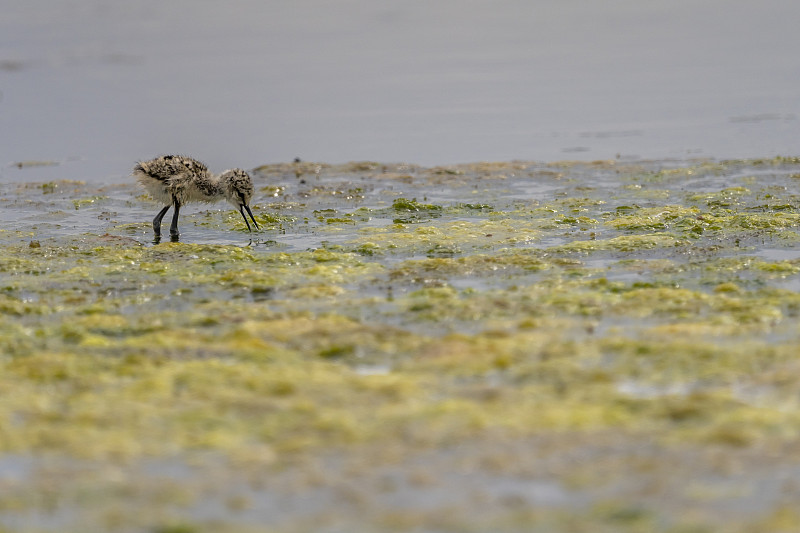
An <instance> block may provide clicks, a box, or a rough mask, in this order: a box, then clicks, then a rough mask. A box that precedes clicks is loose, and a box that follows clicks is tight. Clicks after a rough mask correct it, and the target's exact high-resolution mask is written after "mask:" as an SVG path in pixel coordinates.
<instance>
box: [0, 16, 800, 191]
mask: <svg viewBox="0 0 800 533" xmlns="http://www.w3.org/2000/svg"><path fill="white" fill-rule="evenodd" d="M0 8H2V12H3V16H2V18H0V98H1V99H0V178H2V179H4V180H6V181H38V180H45V179H83V180H88V181H101V180H108V181H121V180H124V179H127V178H126V176H127V174H128V173H129V171H130V167H131V165H132V163H133V162H134V161H135V160H137V159H141V158H148V157H151V156H154V155H156V154H159V153H165V152H181V153H187V154H191V155H195V156H196V157H198V158H200V159H203V160H204V161H206V162H207V163H208V164H209V166H210V167H211V168H212V169H214V170H216V171H220V170H222V169H224V168H228V167H232V166H242V167H245V168H252V167H254V166H257V165H259V164H262V163H265V162H271V161H287V160H291V159H293V158H294V157H301V158H303V159H304V160H321V161H328V162H343V161H348V160H360V159H370V160H379V161H408V162H413V163H419V164H426V165H432V164H446V163H455V162H465V161H477V160H509V159H525V160H556V159H585V160H589V159H598V158H613V157H617V156H621V157H623V158H658V159H660V158H678V159H685V158H691V157H696V156H701V157H715V158H732V157H733V158H738V157H767V156H772V155H776V154H794V153H797V148H796V143H797V139H798V138H800V120H798V117H800V94H798V90H797V88H798V87H800V59H798V54H797V50H799V49H800V32H797V31H796V21H797V20H800V4H798V3H797V2H793V1H791V0H766V1H765V2H748V1H745V0H725V1H722V0H707V1H702V2H689V1H685V0H682V1H666V0H658V1H653V2H635V1H633V0H612V1H609V2H602V3H597V2H590V1H588V0H570V1H566V2H564V1H555V0H539V1H534V2H530V1H524V0H501V1H499V2H491V3H488V2H478V1H471V0H466V1H465V0H458V1H456V0H443V1H440V2H436V3H435V4H431V3H426V2H420V1H408V2H369V1H367V0H343V1H339V2H324V1H321V0H310V1H306V2H285V1H270V2H261V1H256V0H235V1H232V2H225V3H220V2H210V1H201V2H198V1H192V2H189V1H188V0H175V1H172V2H157V1H155V0H143V1H140V2H135V3H112V4H109V3H107V2H102V1H99V0H65V1H62V2H57V3H53V2H47V1H44V0H30V1H28V2H9V1H8V0H5V1H0ZM21 161H52V162H56V163H58V164H57V165H54V166H47V167H42V166H36V167H25V168H21V169H20V168H17V166H15V165H14V163H17V162H21Z"/></svg>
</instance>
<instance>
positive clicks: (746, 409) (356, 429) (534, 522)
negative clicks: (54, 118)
mask: <svg viewBox="0 0 800 533" xmlns="http://www.w3.org/2000/svg"><path fill="white" fill-rule="evenodd" d="M797 173H798V167H797V162H796V161H795V160H793V159H786V158H781V159H775V160H759V161H730V162H724V161H723V162H697V163H692V164H683V163H682V164H678V163H675V162H631V163H625V162H614V161H606V162H597V163H594V164H593V163H587V164H583V163H569V162H563V163H558V164H552V165H545V164H539V163H525V162H513V163H498V164H488V163H480V164H475V165H460V166H453V167H437V168H433V169H426V168H423V167H417V166H414V165H388V164H377V163H372V162H365V163H354V164H348V165H322V164H310V163H296V164H291V163H287V164H279V165H267V166H264V167H261V168H260V169H258V170H257V171H256V173H255V181H256V188H257V190H260V191H262V192H263V193H264V196H263V197H261V198H259V197H258V195H257V196H256V198H255V200H254V202H253V204H254V205H253V208H254V212H255V214H256V216H257V217H258V218H259V219H261V220H262V221H265V224H264V226H265V230H264V232H263V233H262V234H259V235H257V236H256V237H255V239H253V240H252V241H249V242H248V240H247V239H249V238H250V236H249V235H248V234H246V233H243V232H241V231H231V230H235V229H239V230H241V229H242V228H241V227H239V226H238V224H240V222H241V221H237V220H236V216H234V215H236V214H235V213H233V215H231V216H228V214H227V213H226V214H222V213H221V212H220V211H215V210H211V211H206V212H201V213H197V212H191V211H189V212H187V213H186V217H187V218H186V220H187V223H186V230H185V235H184V236H183V237H184V241H183V242H177V243H161V244H157V245H152V243H151V241H150V237H151V236H150V235H149V234H148V230H149V228H148V224H146V222H147V215H148V214H149V213H150V211H151V209H150V206H149V204H147V203H146V200H145V199H143V198H139V197H137V196H136V194H135V192H134V189H133V188H132V187H129V186H128V185H121V186H118V187H108V188H106V189H105V190H103V191H93V190H91V188H90V187H88V186H86V185H85V184H83V183H80V182H59V183H58V184H56V185H52V186H50V185H48V184H44V185H40V186H13V185H8V184H5V185H2V186H0V187H1V188H2V192H3V194H4V197H5V198H7V199H9V200H8V201H6V202H5V203H3V204H2V205H0V208H1V209H2V211H3V213H4V214H3V217H4V220H5V221H6V222H7V227H6V228H5V229H6V231H4V232H0V240H1V241H2V244H3V247H4V253H3V254H2V257H0V317H1V318H2V320H1V321H0V395H2V398H3V401H2V402H0V484H2V487H5V488H9V489H10V490H11V492H13V493H14V494H16V495H17V496H15V497H14V498H13V499H8V500H6V499H3V501H2V502H0V527H16V526H19V525H20V524H23V525H24V524H25V520H26V517H31V516H33V517H38V518H37V520H38V522H36V523H37V524H39V525H38V526H36V527H32V528H30V530H32V531H51V530H56V529H57V530H59V531H81V530H92V529H95V530H96V529H104V528H105V529H109V528H110V529H118V530H132V531H133V530H147V531H157V530H158V531H161V530H163V531H167V530H171V529H170V528H173V529H175V528H178V529H177V530H180V528H183V529H185V530H187V531H212V530H213V531H226V530H230V531H240V530H247V528H251V527H252V529H254V530H256V529H257V526H256V525H263V524H265V523H266V524H268V525H269V527H271V528H272V529H273V530H275V531H287V532H289V531H302V530H309V529H312V530H313V529H316V530H324V529H325V528H328V529H330V530H332V529H336V528H337V527H338V528H339V529H353V528H355V529H358V530H365V531H383V530H387V528H388V529H389V530H394V531H411V530H415V529H417V530H418V529H419V528H428V529H431V530H436V529H437V528H450V529H458V530H465V531H481V530H484V531H485V530H498V529H500V530H503V529H505V530H509V531H516V530H519V531H527V530H529V529H530V528H531V527H534V526H536V527H540V528H545V530H549V531H687V530H693V531H695V530H696V531H703V530H706V531H713V530H719V529H720V528H723V529H725V530H726V531H741V532H745V531H758V530H760V529H759V528H762V527H766V526H767V525H769V526H770V527H772V526H774V527H775V528H777V529H775V530H780V528H783V529H784V530H787V531H790V530H792V528H795V526H797V525H798V517H797V516H796V514H795V515H793V514H792V513H791V512H789V511H787V510H786V509H787V508H786V506H785V502H786V501H792V499H793V498H797V497H798V490H797V487H800V463H799V462H798V461H799V460H800V448H798V447H797V445H796V443H797V438H798V436H799V435H800V405H798V403H799V402H800V396H798V391H800V379H798V377H797V376H800V373H799V372H798V370H800V356H798V354H800V333H798V332H800V327H799V326H800V242H798V241H800V237H799V235H800V234H799V233H798V231H800V197H798V195H797V194H795V190H796V186H797V179H796V177H794V176H796V175H797ZM87 199H94V201H87ZM32 205H33V206H35V207H37V208H39V209H41V210H42V211H43V212H44V213H45V214H47V213H55V212H58V213H59V214H58V217H59V218H57V221H56V222H53V221H49V220H47V216H44V217H43V219H45V220H43V221H35V222H33V223H31V222H30V221H25V219H24V218H23V219H20V217H18V216H17V215H18V212H19V211H18V210H22V209H23V208H22V207H20V206H24V210H28V209H30V207H31V206H32ZM73 205H74V206H75V207H78V206H79V207H80V209H77V210H75V209H74V207H73V208H72V210H71V211H70V209H69V208H70V207H71V206H73ZM65 213H66V215H65ZM73 213H74V214H73ZM64 217H77V218H75V219H74V221H75V222H74V224H75V227H81V228H84V227H88V226H90V222H91V223H92V224H94V225H98V224H100V226H99V227H98V228H95V230H94V231H91V230H90V231H77V232H76V231H74V229H72V226H70V222H69V221H70V220H72V219H70V218H66V219H65V218H64ZM142 217H144V220H145V223H141V224H139V222H138V221H139V219H140V218H142ZM18 220H22V222H19V221H18ZM98 221H99V222H98ZM267 222H269V224H267ZM33 241H35V242H36V243H37V245H32V242H33ZM20 465H23V466H24V465H29V466H25V467H24V469H23V470H24V471H25V472H26V473H24V474H22V475H16V474H15V475H14V476H12V475H10V474H7V473H6V472H12V471H13V472H16V470H14V469H17V468H23V466H20ZM153 465H155V466H153ZM465 469H467V470H468V471H469V472H471V474H470V475H469V476H460V475H459V474H458V473H459V472H462V471H464V470H465ZM162 471H163V472H162ZM164 472H168V473H164ZM741 473H744V474H741ZM471 481H474V482H472V483H471ZM70 483H71V485H70ZM155 486H161V487H165V488H163V489H160V490H159V491H157V490H155V489H154V487H155ZM70 487H72V488H70ZM642 487H646V488H647V490H643V489H642ZM764 487H768V489H769V490H762V489H763V488H764ZM105 489H108V490H105ZM156 494H158V495H159V496H154V495H156ZM392 495H395V496H397V501H395V500H393V499H392ZM415 495H416V496H415ZM698 495H701V496H702V497H698ZM48 498H50V499H48ZM281 498H285V500H281ZM297 498H299V499H302V500H303V501H306V502H307V504H306V505H307V507H305V508H303V507H302V506H301V507H298V506H296V505H295V506H291V505H288V504H286V505H281V506H277V504H272V503H270V502H273V501H281V502H284V503H286V502H287V501H294V500H295V499H297ZM415 498H417V499H415ZM420 498H422V500H420ZM398 501H406V502H411V503H410V504H408V505H401V504H399V503H397V502H398ZM423 501H424V503H423ZM48 502H49V503H48ZM276 506H277V507H276ZM145 507H146V508H148V509H153V510H154V514H152V515H151V517H150V518H148V517H145V516H143V515H142V514H141V513H140V512H139V511H140V509H141V508H145ZM53 509H62V510H63V509H66V510H67V511H68V512H65V513H64V514H63V515H58V514H57V513H54V512H53ZM731 509H735V512H731ZM357 510H358V511H359V512H356V511H357ZM454 510H455V511H456V512H455V513H454V512H453V511H454ZM44 517H50V518H48V519H47V520H45V519H44ZM354 517H360V518H354ZM48 520H49V521H48ZM254 524H256V525H254ZM126 528H127V529H126ZM17 529H24V528H22V527H19V528H17Z"/></svg>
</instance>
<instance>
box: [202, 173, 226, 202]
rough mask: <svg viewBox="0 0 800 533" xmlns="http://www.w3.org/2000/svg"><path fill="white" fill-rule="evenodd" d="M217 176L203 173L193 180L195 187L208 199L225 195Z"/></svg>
mask: <svg viewBox="0 0 800 533" xmlns="http://www.w3.org/2000/svg"><path fill="white" fill-rule="evenodd" d="M219 178H220V177H219V176H213V175H211V174H205V175H203V176H200V177H198V178H197V179H196V180H195V185H196V186H197V189H198V190H199V191H200V192H201V193H202V194H203V195H204V196H206V197H207V198H209V199H212V198H213V199H218V198H222V197H223V196H224V195H225V188H224V187H223V185H222V181H221V180H220V179H219Z"/></svg>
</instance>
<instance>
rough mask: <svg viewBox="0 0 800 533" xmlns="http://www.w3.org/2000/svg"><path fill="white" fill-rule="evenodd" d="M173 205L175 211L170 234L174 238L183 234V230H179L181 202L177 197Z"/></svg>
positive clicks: (173, 200)
mask: <svg viewBox="0 0 800 533" xmlns="http://www.w3.org/2000/svg"><path fill="white" fill-rule="evenodd" d="M172 205H173V206H174V207H175V211H174V212H173V213H172V224H171V225H170V227H169V236H170V237H172V238H173V239H177V238H178V237H180V235H181V232H179V231H178V215H179V214H180V212H181V204H180V203H178V199H177V198H173V199H172Z"/></svg>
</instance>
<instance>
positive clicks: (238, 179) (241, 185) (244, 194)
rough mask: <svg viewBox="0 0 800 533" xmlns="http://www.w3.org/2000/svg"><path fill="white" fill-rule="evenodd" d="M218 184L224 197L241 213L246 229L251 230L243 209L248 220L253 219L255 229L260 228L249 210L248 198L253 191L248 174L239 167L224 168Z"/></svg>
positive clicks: (251, 195)
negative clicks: (248, 217) (248, 216)
mask: <svg viewBox="0 0 800 533" xmlns="http://www.w3.org/2000/svg"><path fill="white" fill-rule="evenodd" d="M219 185H220V187H222V192H223V193H224V194H225V199H226V200H227V201H228V203H230V204H231V205H232V206H233V207H235V208H236V209H237V210H238V211H239V213H240V214H241V215H242V218H243V219H244V223H245V224H247V229H248V230H250V231H252V230H251V229H250V223H249V222H248V221H247V217H246V216H245V214H244V212H245V211H247V214H248V215H250V220H252V221H253V224H255V226H256V229H261V228H259V227H258V222H256V219H255V217H253V212H252V211H250V199H251V198H252V197H253V191H254V189H253V181H252V180H251V179H250V175H249V174H248V173H247V172H245V171H244V170H242V169H240V168H234V169H233V170H226V171H225V172H223V173H222V174H221V175H220V177H219Z"/></svg>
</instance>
